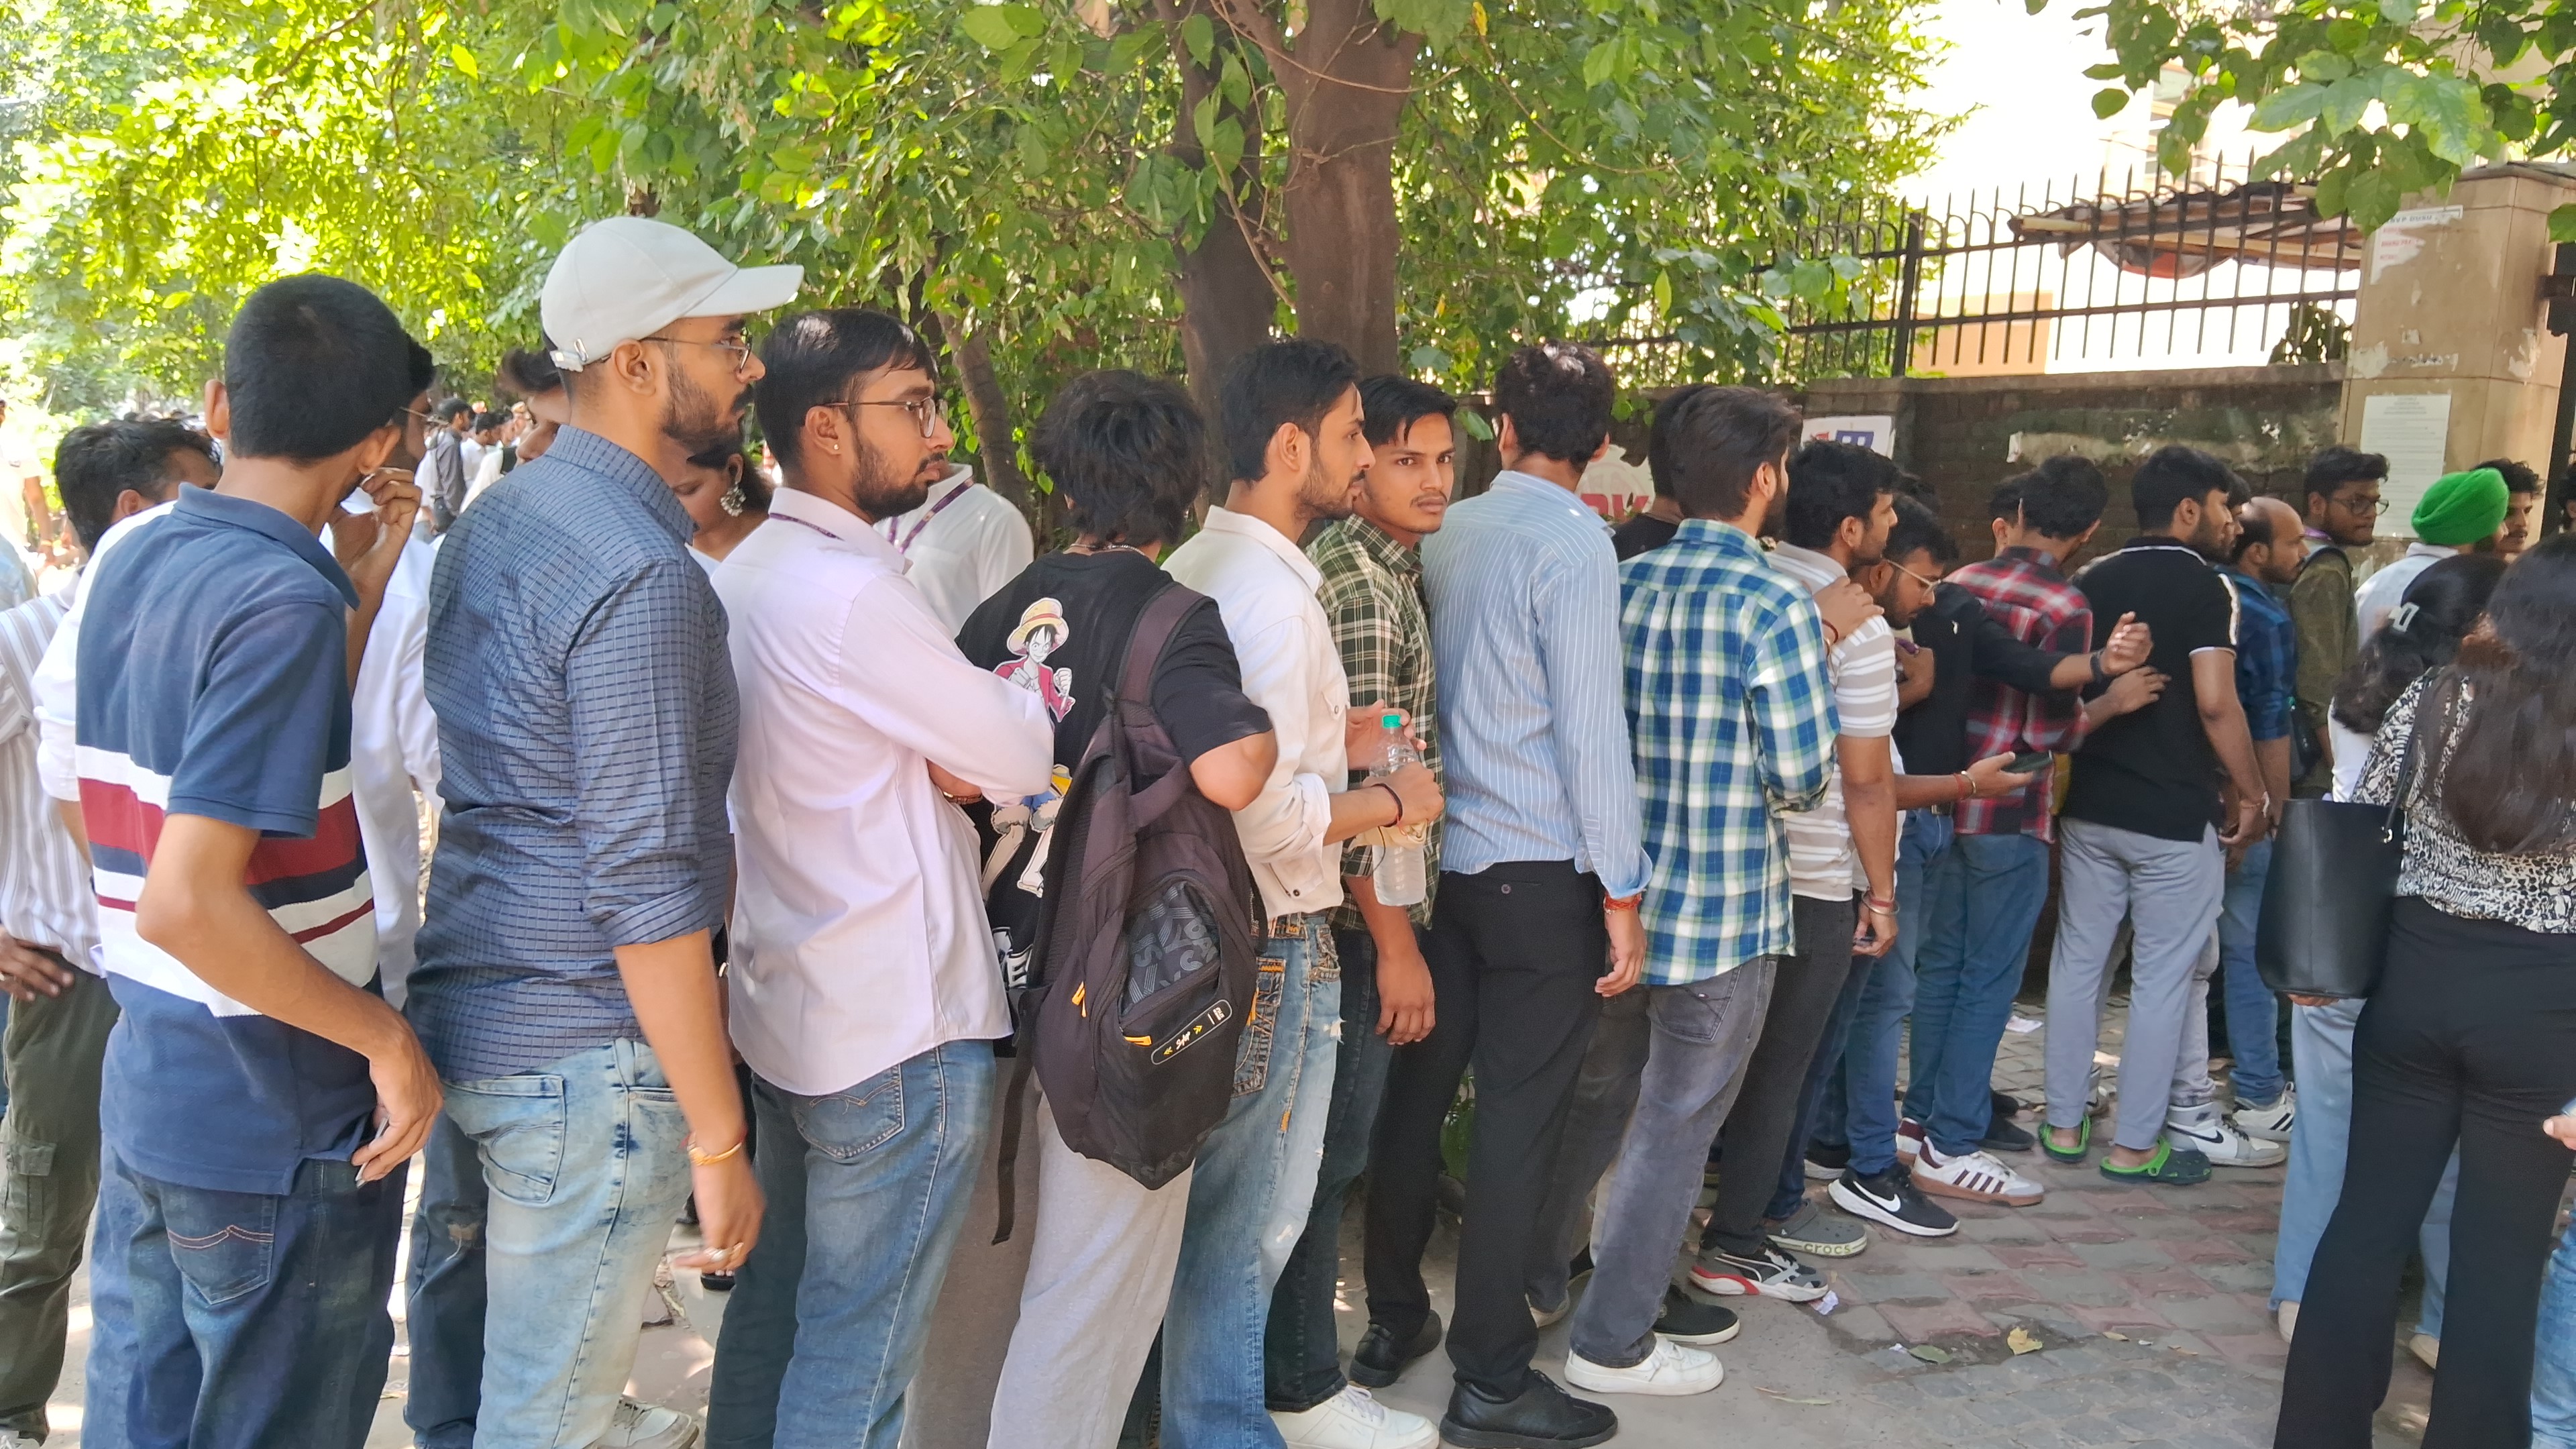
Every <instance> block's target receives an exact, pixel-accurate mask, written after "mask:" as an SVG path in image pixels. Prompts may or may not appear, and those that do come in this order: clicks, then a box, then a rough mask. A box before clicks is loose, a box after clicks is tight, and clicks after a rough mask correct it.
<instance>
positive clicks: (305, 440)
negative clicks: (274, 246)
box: [224, 272, 420, 463]
mask: <svg viewBox="0 0 2576 1449" xmlns="http://www.w3.org/2000/svg"><path fill="white" fill-rule="evenodd" d="M411 340H412V339H411V334H410V333H407V332H405V331H403V325H402V322H401V321H400V320H399V319H397V318H396V317H395V316H394V314H393V309H392V308H390V307H387V306H386V305H385V304H384V303H383V302H382V301H381V300H379V299H378V298H377V296H376V294H375V293H373V292H370V291H368V290H367V289H366V288H364V287H361V286H359V285H358V284H357V283H355V282H351V281H344V280H342V279H341V278H338V277H331V276H324V275H322V274H320V273H318V272H308V273H306V274H305V275H303V276H297V277H287V278H284V279H282V280H279V281H275V282H271V283H269V284H268V285H267V286H265V287H262V288H260V289H259V290H258V291H256V292H253V293H251V294H250V297H249V299H248V300H246V301H244V302H243V303H242V308H241V311H240V312H238V313H236V314H235V315H234V317H233V325H232V330H231V332H230V333H228V334H227V335H226V336H225V338H224V395H225V399H226V402H227V405H228V406H229V407H230V409H231V411H232V427H231V433H230V437H229V439H228V442H229V447H230V451H231V453H232V455H233V456H235V457H239V458H286V459H290V460H292V461H295V462H299V463H310V462H314V461H317V460H319V459H323V458H328V457H331V456H333V455H335V454H339V453H345V452H347V451H348V450H349V449H351V448H354V447H356V446H357V445H358V444H360V443H363V442H365V441H366V440H367V435H368V434H370V433H372V432H374V431H376V430H377V429H378V428H381V427H383V426H385V425H386V423H387V422H388V421H389V420H391V419H392V418H393V416H394V415H395V414H396V413H399V412H401V411H402V407H403V404H405V403H407V402H409V401H411V400H412V399H413V398H414V397H416V396H418V395H419V392H420V389H418V388H416V387H414V386H412V383H411V377H412V361H411Z"/></svg>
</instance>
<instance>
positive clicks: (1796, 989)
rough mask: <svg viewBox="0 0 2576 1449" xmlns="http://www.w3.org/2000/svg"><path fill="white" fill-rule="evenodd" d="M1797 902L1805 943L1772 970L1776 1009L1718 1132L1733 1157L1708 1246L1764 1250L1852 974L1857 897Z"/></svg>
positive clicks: (1792, 901) (1723, 1149) (1794, 912)
mask: <svg viewBox="0 0 2576 1449" xmlns="http://www.w3.org/2000/svg"><path fill="white" fill-rule="evenodd" d="M1789 910H1790V918H1791V920H1792V921H1794V922H1795V924H1796V931H1797V945H1798V949H1797V952H1796V954H1794V955H1789V956H1783V957H1781V958H1780V966H1779V969H1778V971H1777V972H1775V973H1774V974H1773V976H1772V978H1771V1010H1770V1013H1769V1014H1768V1015H1766V1016H1764V1017H1763V1018H1762V1035H1761V1038H1760V1039H1759V1040H1757V1041H1756V1042H1755V1043H1754V1045H1753V1059H1752V1060H1751V1061H1748V1062H1746V1063H1745V1064H1744V1086H1743V1088H1742V1090H1740V1091H1738V1092H1737V1093H1736V1095H1735V1106H1734V1108H1733V1110H1731V1111H1729V1112H1728V1113H1727V1114H1726V1126H1725V1127H1724V1128H1723V1129H1721V1130H1720V1131H1719V1133H1718V1136H1717V1150H1718V1154H1719V1156H1720V1157H1721V1158H1722V1159H1723V1160H1724V1163H1725V1166H1724V1168H1723V1169H1722V1170H1721V1171H1720V1172H1719V1173H1718V1175H1717V1206H1716V1207H1714V1208H1712V1209H1710V1211H1709V1215H1708V1226H1707V1227H1706V1228H1704V1229H1702V1230H1701V1232H1700V1239H1699V1241H1700V1248H1701V1250H1702V1251H1704V1252H1710V1251H1713V1252H1725V1253H1734V1254H1736V1255H1738V1256H1739V1257H1742V1256H1749V1255H1752V1254H1756V1253H1759V1252H1761V1251H1762V1243H1763V1237H1762V1214H1763V1213H1764V1212H1765V1211H1766V1210H1768V1209H1769V1207H1770V1206H1771V1197H1772V1194H1773V1193H1776V1192H1778V1191H1779V1189H1780V1164H1781V1162H1782V1161H1783V1160H1784V1158H1785V1157H1786V1155H1787V1153H1788V1151H1789V1136H1790V1134H1791V1133H1793V1132H1795V1131H1796V1130H1797V1121H1798V1100H1799V1098H1800V1097H1802V1096H1803V1095H1805V1093H1806V1090H1807V1069H1808V1068H1809V1067H1811V1066H1813V1065H1815V1061H1816V1048H1817V1047H1818V1046H1820V1045H1822V1044H1823V1042H1824V1039H1825V1023H1826V1022H1828V1021H1829V1020H1831V1019H1832V1017H1833V1014H1834V1003H1835V1002H1836V1001H1838V1000H1840V999H1841V998H1842V994H1843V984H1844V983H1845V982H1847V981H1849V980H1851V973H1852V961H1853V959H1854V958H1853V956H1852V928H1853V927H1854V926H1856V925H1857V924H1859V921H1860V906H1859V901H1858V898H1857V897H1854V898H1852V899H1848V900H1840V901H1819V900H1811V899H1809V898H1808V897H1806V896H1791V897H1790V898H1789Z"/></svg>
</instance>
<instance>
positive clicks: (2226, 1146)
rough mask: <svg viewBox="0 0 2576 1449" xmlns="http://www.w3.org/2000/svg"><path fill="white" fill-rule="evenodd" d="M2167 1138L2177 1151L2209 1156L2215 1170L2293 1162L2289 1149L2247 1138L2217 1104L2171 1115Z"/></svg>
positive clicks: (2167, 1119) (2167, 1121) (2168, 1116)
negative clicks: (2218, 1168)
mask: <svg viewBox="0 0 2576 1449" xmlns="http://www.w3.org/2000/svg"><path fill="white" fill-rule="evenodd" d="M2165 1136H2166V1137H2168V1138H2170V1139H2171V1140H2172V1142H2173V1145H2174V1146H2175V1148H2176V1149H2181V1148H2185V1147H2188V1148H2190V1149H2191V1150H2193V1151H2194V1152H2197V1153H2200V1154H2201V1155H2202V1156H2204V1157H2207V1158H2208V1159H2209V1165H2210V1166H2212V1167H2278V1166H2280V1165H2281V1164H2282V1163H2284V1162H2287V1161H2289V1160H2290V1149H2289V1148H2287V1147H2284V1146H2282V1145H2281V1144H2280V1143H2278V1142H2257V1141H2256V1140H2254V1139H2253V1138H2251V1137H2248V1136H2246V1135H2245V1134H2244V1133H2242V1132H2240V1131H2238V1130H2237V1129H2236V1125H2235V1124H2234V1123H2232V1122H2230V1121H2228V1120H2227V1118H2226V1117H2225V1115H2223V1114H2222V1113H2221V1112H2220V1111H2219V1110H2218V1107H2217V1104H2215V1103H2212V1104H2210V1105H2208V1106H2205V1107H2193V1108H2190V1109H2187V1110H2184V1111H2178V1112H2174V1113H2171V1114H2169V1115H2167V1116H2166V1118H2165Z"/></svg>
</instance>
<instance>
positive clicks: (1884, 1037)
mask: <svg viewBox="0 0 2576 1449" xmlns="http://www.w3.org/2000/svg"><path fill="white" fill-rule="evenodd" d="M1954 832H1955V827H1954V826H1953V825H1952V823H1951V820H1950V817H1949V816H1947V815H1936V814H1934V813H1933V812H1931V811H1929V810H1908V811H1907V812H1905V828H1904V830H1903V832H1902V833H1900V834H1899V835H1898V836H1897V838H1896V944H1895V945H1893V946H1890V947H1889V948H1888V950H1887V954H1886V955H1884V956H1881V957H1879V958H1878V964H1877V965H1876V966H1874V967H1872V968H1871V969H1870V970H1869V972H1868V985H1867V987H1866V988H1865V989H1863V991H1862V992H1861V996H1860V1005H1859V1008H1858V1010H1856V1011H1855V1012H1854V1013H1853V1014H1852V1018H1851V1025H1850V1028H1849V1030H1847V1031H1846V1032H1845V1033H1844V1034H1843V1038H1842V1041H1841V1043H1840V1046H1839V1050H1837V1046H1836V1043H1835V1041H1834V1039H1833V1038H1832V1037H1830V1036H1828V1037H1827V1038H1826V1041H1825V1045H1824V1047H1823V1048H1821V1049H1819V1051H1818V1053H1817V1058H1816V1059H1817V1062H1818V1063H1819V1064H1820V1065H1821V1064H1823V1063H1824V1061H1825V1053H1826V1052H1835V1059H1834V1062H1833V1064H1832V1065H1833V1070H1831V1071H1830V1072H1829V1073H1828V1074H1827V1076H1826V1077H1825V1090H1824V1092H1823V1094H1822V1095H1821V1097H1820V1098H1819V1099H1818V1100H1817V1103H1816V1113H1815V1122H1814V1124H1813V1128H1812V1130H1811V1131H1809V1132H1807V1133H1804V1134H1801V1136H1800V1137H1799V1138H1797V1139H1795V1140H1793V1141H1792V1144H1791V1148H1790V1150H1791V1153H1792V1156H1791V1158H1790V1160H1789V1162H1788V1163H1787V1164H1786V1165H1785V1166H1784V1167H1783V1168H1782V1169H1781V1173H1780V1192H1781V1196H1780V1197H1779V1198H1775V1199H1774V1200H1773V1202H1772V1207H1773V1209H1774V1211H1773V1216H1774V1217H1778V1216H1782V1214H1781V1213H1780V1212H1779V1211H1778V1209H1779V1208H1780V1206H1781V1205H1782V1203H1783V1202H1785V1201H1786V1200H1787V1198H1788V1197H1789V1196H1790V1194H1791V1192H1792V1188H1791V1184H1790V1180H1789V1174H1791V1173H1792V1172H1794V1173H1797V1174H1798V1176H1799V1182H1798V1184H1797V1188H1796V1190H1797V1191H1800V1192H1803V1191H1804V1188H1805V1176H1806V1164H1805V1163H1804V1161H1803V1160H1802V1158H1803V1156H1804V1154H1805V1152H1806V1147H1807V1142H1808V1141H1811V1140H1812V1141H1816V1142H1823V1143H1827V1144H1832V1145H1845V1144H1848V1145H1849V1146H1850V1148H1851V1168H1852V1171H1854V1172H1857V1173H1859V1174H1860V1175H1861V1176H1863V1177H1875V1176H1877V1175H1878V1174H1879V1173H1882V1172H1885V1171H1887V1170H1888V1169H1890V1168H1892V1167H1894V1166H1896V1126H1897V1122H1896V1058H1897V1055H1898V1053H1899V1051H1900V1049H1901V1048H1902V1047H1903V1045H1904V1033H1905V1019H1906V1017H1907V1016H1908V1015H1909V1014H1911V1013H1912V1012H1913V1010H1914V994H1915V962H1916V961H1918V960H1920V959H1921V958H1922V954H1923V949H1924V941H1925V937H1926V935H1927V933H1928V932H1929V931H1930V929H1931V926H1932V923H1933V922H1934V921H1936V920H1943V919H1955V917H1956V916H1957V914H1958V913H1957V911H1956V910H1955V909H1952V910H1950V911H1949V912H1948V913H1947V914H1946V915H1945V914H1944V912H1943V909H1942V907H1941V904H1940V903H1941V901H1942V900H1943V892H1945V891H1946V892H1951V893H1953V902H1954V904H1955V893H1956V892H1957V890H1958V888H1959V856H1958V853H1957V851H1956V850H1954V849H1953V848H1952V846H1953V843H1954V841H1955V840H1956V839H1957V837H1956V834H1955V833H1954ZM1853 974H1854V975H1859V974H1860V973H1858V972H1854V973H1853ZM1979 1135H1980V1136H1982V1135H1983V1129H1982V1128H1980V1129H1979ZM1791 1206H1792V1207H1793V1208H1794V1204H1792V1205H1791Z"/></svg>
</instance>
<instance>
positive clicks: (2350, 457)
mask: <svg viewBox="0 0 2576 1449" xmlns="http://www.w3.org/2000/svg"><path fill="white" fill-rule="evenodd" d="M2387 478H2388V460H2387V459H2386V458H2383V457H2381V456H2380V455H2379V454H2377V453H2365V452H2363V451H2361V450H2360V449H2359V448H2347V447H2345V446H2344V445H2343V444H2341V443H2337V444H2335V445H2334V446H2333V447H2331V448H2328V449H2326V450H2325V451H2323V452H2321V453H2319V454H2317V455H2316V456H2315V457H2313V458H2310V459H2309V460H2308V474H2307V480H2306V481H2307V490H2306V491H2307V492H2309V493H2314V494H2318V495H2321V496H2323V497H2327V498H2332V497H2333V496H2335V494H2336V493H2337V492H2338V491H2340V490H2341V489H2342V488H2343V487H2345V486H2346V485H2347V484H2352V483H2381V482H2385V481H2387Z"/></svg>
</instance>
